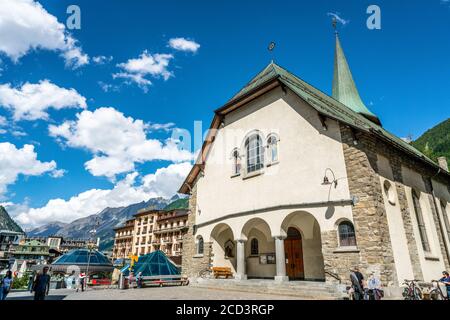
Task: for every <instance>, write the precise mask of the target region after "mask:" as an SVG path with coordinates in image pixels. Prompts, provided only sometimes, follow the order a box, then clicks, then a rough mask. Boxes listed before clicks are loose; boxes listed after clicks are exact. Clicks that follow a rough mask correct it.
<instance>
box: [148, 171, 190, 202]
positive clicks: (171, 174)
mask: <svg viewBox="0 0 450 320" xmlns="http://www.w3.org/2000/svg"><path fill="white" fill-rule="evenodd" d="M191 168H192V164H191V163H190V162H182V163H175V164H171V165H169V166H168V167H166V168H160V169H158V170H156V172H155V173H154V174H149V175H146V176H145V177H144V178H143V179H142V181H143V187H144V190H146V191H147V192H150V193H153V194H155V195H158V196H161V197H164V198H170V197H171V196H173V195H174V194H175V193H176V192H177V190H178V189H179V188H180V186H181V184H182V183H183V181H184V179H185V178H186V176H187V174H188V173H189V171H190V170H191Z"/></svg>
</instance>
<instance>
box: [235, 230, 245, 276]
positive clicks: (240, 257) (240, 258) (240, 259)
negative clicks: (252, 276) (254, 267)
mask: <svg viewBox="0 0 450 320" xmlns="http://www.w3.org/2000/svg"><path fill="white" fill-rule="evenodd" d="M236 245H237V247H236V261H237V263H236V266H237V268H236V269H237V270H236V276H235V278H236V279H238V280H246V279H247V275H246V274H245V240H242V239H238V240H236Z"/></svg>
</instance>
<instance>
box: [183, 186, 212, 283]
mask: <svg viewBox="0 0 450 320" xmlns="http://www.w3.org/2000/svg"><path fill="white" fill-rule="evenodd" d="M196 208H197V187H196V186H195V187H194V188H193V189H192V192H191V196H190V198H189V212H190V214H189V218H188V222H189V229H188V231H187V233H186V234H185V235H184V236H183V257H182V261H181V274H182V275H183V276H187V277H197V276H198V274H199V272H200V271H202V270H204V269H206V268H209V265H210V263H211V247H212V245H211V242H205V243H204V246H203V248H204V249H203V251H204V252H203V255H197V254H196V243H195V230H194V226H195V215H196Z"/></svg>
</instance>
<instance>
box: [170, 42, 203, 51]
mask: <svg viewBox="0 0 450 320" xmlns="http://www.w3.org/2000/svg"><path fill="white" fill-rule="evenodd" d="M169 46H170V47H171V48H173V49H175V50H180V51H190V52H194V53H195V52H197V50H198V49H199V48H200V45H199V44H198V43H197V42H195V41H192V40H188V39H185V38H172V39H170V40H169Z"/></svg>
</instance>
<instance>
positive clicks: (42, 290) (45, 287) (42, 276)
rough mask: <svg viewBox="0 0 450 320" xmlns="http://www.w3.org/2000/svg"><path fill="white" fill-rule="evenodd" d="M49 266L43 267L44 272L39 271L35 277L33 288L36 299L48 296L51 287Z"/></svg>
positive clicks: (43, 298)
mask: <svg viewBox="0 0 450 320" xmlns="http://www.w3.org/2000/svg"><path fill="white" fill-rule="evenodd" d="M48 269H49V268H48V267H44V268H43V269H42V273H39V274H38V275H37V276H36V279H34V283H33V289H32V292H34V300H45V296H48V291H49V289H50V276H49V275H48Z"/></svg>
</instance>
